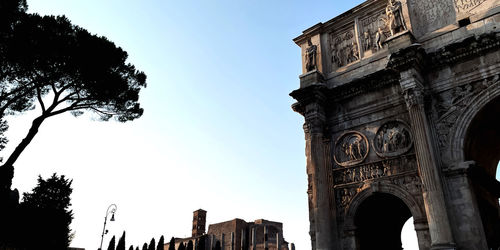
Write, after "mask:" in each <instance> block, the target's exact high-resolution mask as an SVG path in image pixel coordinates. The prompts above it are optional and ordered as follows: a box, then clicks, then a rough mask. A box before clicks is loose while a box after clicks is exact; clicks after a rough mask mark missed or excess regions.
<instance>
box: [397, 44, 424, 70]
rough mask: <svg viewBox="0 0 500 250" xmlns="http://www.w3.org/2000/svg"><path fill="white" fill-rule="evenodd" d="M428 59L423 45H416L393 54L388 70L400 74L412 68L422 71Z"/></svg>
mask: <svg viewBox="0 0 500 250" xmlns="http://www.w3.org/2000/svg"><path fill="white" fill-rule="evenodd" d="M426 57H427V54H426V53H425V49H424V48H422V45H421V44H417V43H415V44H412V45H410V46H408V47H406V48H403V49H401V50H399V51H397V52H395V53H392V54H391V57H390V59H389V63H388V64H387V68H388V69H393V70H395V71H398V72H401V71H406V70H408V69H410V68H415V69H417V70H418V71H422V69H424V68H425V67H424V66H425V59H426Z"/></svg>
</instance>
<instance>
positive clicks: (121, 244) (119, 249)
mask: <svg viewBox="0 0 500 250" xmlns="http://www.w3.org/2000/svg"><path fill="white" fill-rule="evenodd" d="M116 250H125V231H123V234H122V236H121V237H120V239H119V240H118V245H116Z"/></svg>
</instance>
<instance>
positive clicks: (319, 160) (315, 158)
mask: <svg viewBox="0 0 500 250" xmlns="http://www.w3.org/2000/svg"><path fill="white" fill-rule="evenodd" d="M315 98H316V100H315V101H314V102H310V103H308V104H307V105H306V107H305V124H304V133H305V139H306V158H307V160H306V162H307V166H306V169H307V176H308V182H309V184H308V192H307V193H308V195H309V213H310V220H311V240H312V246H313V250H327V249H332V248H333V242H332V238H333V234H332V218H331V216H330V215H331V213H330V206H329V197H328V194H329V191H328V177H327V176H328V170H327V166H326V164H325V152H324V150H325V148H324V143H323V141H324V136H325V135H324V127H325V114H324V110H323V104H322V103H323V102H322V101H324V97H323V96H321V95H316V96H315ZM312 230H314V231H312Z"/></svg>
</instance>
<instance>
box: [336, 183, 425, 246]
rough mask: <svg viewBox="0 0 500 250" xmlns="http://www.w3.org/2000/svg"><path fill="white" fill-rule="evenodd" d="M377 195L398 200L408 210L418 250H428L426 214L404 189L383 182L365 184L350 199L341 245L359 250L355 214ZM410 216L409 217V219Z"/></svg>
mask: <svg viewBox="0 0 500 250" xmlns="http://www.w3.org/2000/svg"><path fill="white" fill-rule="evenodd" d="M377 194H385V195H390V196H392V197H394V199H398V200H400V201H401V202H402V203H403V204H404V205H406V207H407V208H408V210H409V212H410V213H411V216H413V218H414V225H415V229H416V231H417V232H416V233H417V238H418V242H419V246H420V249H428V248H429V247H430V236H429V231H428V225H427V219H426V214H425V211H424V209H423V207H422V206H420V205H419V203H418V202H417V200H416V199H415V198H414V197H413V195H412V194H410V193H409V192H408V191H407V190H405V189H404V188H402V187H400V186H397V185H394V184H391V183H383V182H374V183H370V184H365V186H364V187H363V188H362V190H361V191H360V192H358V193H357V194H356V195H355V196H354V197H353V199H352V201H351V203H350V204H349V205H348V207H347V208H346V213H345V217H344V218H345V221H344V230H343V233H344V235H345V236H346V237H345V238H344V242H343V243H342V244H343V245H344V247H347V248H348V249H359V242H358V239H357V237H358V232H357V231H358V228H357V226H356V224H355V219H356V216H357V212H358V211H359V209H360V207H361V206H362V204H363V202H364V201H366V200H367V199H368V198H370V197H373V196H374V195H377ZM411 216H410V217H411Z"/></svg>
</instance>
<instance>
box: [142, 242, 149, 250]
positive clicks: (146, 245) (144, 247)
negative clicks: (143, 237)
mask: <svg viewBox="0 0 500 250" xmlns="http://www.w3.org/2000/svg"><path fill="white" fill-rule="evenodd" d="M142 250H148V243H145V242H144V245H142Z"/></svg>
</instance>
